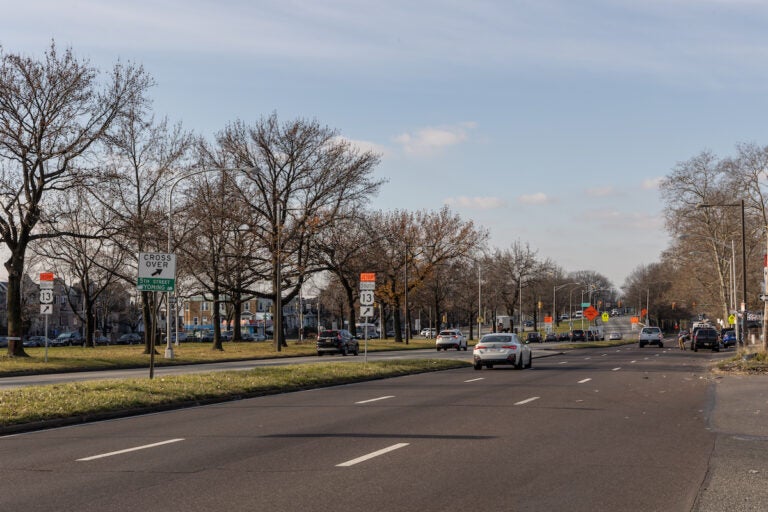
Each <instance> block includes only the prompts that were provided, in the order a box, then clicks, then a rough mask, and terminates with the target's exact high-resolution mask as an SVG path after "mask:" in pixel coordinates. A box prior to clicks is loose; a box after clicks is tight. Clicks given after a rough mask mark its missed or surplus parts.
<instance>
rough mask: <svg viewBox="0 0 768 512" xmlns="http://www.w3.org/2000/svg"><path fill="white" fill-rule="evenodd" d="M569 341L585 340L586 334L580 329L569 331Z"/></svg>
mask: <svg viewBox="0 0 768 512" xmlns="http://www.w3.org/2000/svg"><path fill="white" fill-rule="evenodd" d="M571 341H587V334H586V333H585V332H584V331H583V330H582V329H574V330H572V331H571Z"/></svg>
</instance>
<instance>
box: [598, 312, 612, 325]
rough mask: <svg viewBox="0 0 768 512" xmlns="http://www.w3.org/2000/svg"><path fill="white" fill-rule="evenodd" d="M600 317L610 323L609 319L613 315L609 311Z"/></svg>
mask: <svg viewBox="0 0 768 512" xmlns="http://www.w3.org/2000/svg"><path fill="white" fill-rule="evenodd" d="M600 318H601V319H602V320H603V322H605V323H608V320H610V319H611V315H609V314H608V313H605V312H603V314H602V316H601V317H600Z"/></svg>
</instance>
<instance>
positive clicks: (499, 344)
mask: <svg viewBox="0 0 768 512" xmlns="http://www.w3.org/2000/svg"><path fill="white" fill-rule="evenodd" d="M472 359H473V361H474V367H475V370H482V369H483V366H485V367H486V368H493V367H494V365H497V364H504V365H512V366H514V367H515V368H518V369H522V368H531V367H532V366H533V353H532V351H531V347H529V346H528V345H527V344H526V343H523V342H521V341H520V338H518V337H517V334H515V333H511V332H496V333H491V334H486V335H484V336H483V337H482V338H480V341H478V342H477V344H476V345H475V347H474V349H473V350H472Z"/></svg>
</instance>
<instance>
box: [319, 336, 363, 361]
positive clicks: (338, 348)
mask: <svg viewBox="0 0 768 512" xmlns="http://www.w3.org/2000/svg"><path fill="white" fill-rule="evenodd" d="M316 346H317V355H318V356H322V355H323V354H341V355H343V356H346V355H347V354H349V353H352V354H354V355H357V354H358V353H359V351H360V345H359V343H358V341H357V338H355V337H354V336H352V333H351V332H349V331H348V330H346V329H326V330H324V331H320V334H319V335H318V336H317V343H316Z"/></svg>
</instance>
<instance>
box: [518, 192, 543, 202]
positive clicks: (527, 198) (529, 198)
mask: <svg viewBox="0 0 768 512" xmlns="http://www.w3.org/2000/svg"><path fill="white" fill-rule="evenodd" d="M520 201H521V202H523V203H525V204H544V203H547V202H548V201H549V198H548V197H547V194H545V193H544V192H537V193H536V194H527V195H524V196H520Z"/></svg>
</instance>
